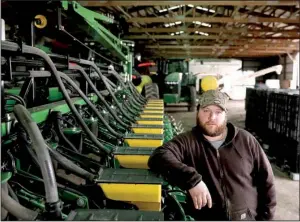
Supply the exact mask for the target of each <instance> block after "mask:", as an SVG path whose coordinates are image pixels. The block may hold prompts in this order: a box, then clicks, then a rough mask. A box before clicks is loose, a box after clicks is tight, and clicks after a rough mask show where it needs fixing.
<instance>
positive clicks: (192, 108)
mask: <svg viewBox="0 0 300 222" xmlns="http://www.w3.org/2000/svg"><path fill="white" fill-rule="evenodd" d="M189 88H190V104H189V112H195V111H196V105H197V104H196V97H197V93H196V88H195V87H194V86H190V87H189Z"/></svg>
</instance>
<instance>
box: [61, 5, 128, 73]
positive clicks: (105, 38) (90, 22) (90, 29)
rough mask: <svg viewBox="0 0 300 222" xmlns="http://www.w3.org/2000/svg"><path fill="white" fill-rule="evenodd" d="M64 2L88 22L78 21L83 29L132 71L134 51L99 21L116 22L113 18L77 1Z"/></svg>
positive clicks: (66, 7)
mask: <svg viewBox="0 0 300 222" xmlns="http://www.w3.org/2000/svg"><path fill="white" fill-rule="evenodd" d="M68 3H69V4H67V3H66V2H65V1H63V2H62V5H63V8H64V9H65V10H68V9H69V7H68V6H71V7H72V9H73V10H74V12H76V13H77V14H78V15H80V16H81V17H82V18H83V20H84V21H85V22H86V23H82V22H81V21H78V22H77V25H78V27H80V28H81V29H83V30H84V31H85V32H86V33H87V34H88V35H90V36H92V38H93V40H94V41H96V42H99V43H100V44H101V45H103V46H104V47H105V48H106V49H108V50H109V51H110V52H111V53H112V54H114V55H115V56H116V57H118V58H119V59H120V60H121V61H122V62H124V68H125V70H126V71H125V72H126V73H129V74H131V73H132V60H133V59H132V53H130V50H129V47H127V46H126V45H124V44H123V42H122V40H120V39H119V38H117V37H116V36H114V35H113V34H112V33H111V32H110V31H109V30H107V29H106V28H105V27H104V26H102V25H101V24H100V23H99V22H98V20H99V21H102V22H107V23H111V24H112V23H114V20H113V19H112V18H109V17H107V16H105V15H103V14H100V13H97V12H94V11H92V10H89V9H87V8H84V7H82V6H81V5H80V4H79V3H77V2H75V1H71V2H68Z"/></svg>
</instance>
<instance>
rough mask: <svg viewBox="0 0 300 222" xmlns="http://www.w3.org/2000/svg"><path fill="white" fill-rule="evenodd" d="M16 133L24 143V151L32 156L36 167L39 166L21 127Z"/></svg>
mask: <svg viewBox="0 0 300 222" xmlns="http://www.w3.org/2000/svg"><path fill="white" fill-rule="evenodd" d="M18 135H19V137H20V138H21V143H23V144H24V147H25V149H26V151H27V152H28V154H29V155H30V157H31V158H32V161H33V163H34V164H35V165H36V167H38V168H39V167H40V165H39V161H38V159H37V156H36V154H35V153H34V151H33V150H32V149H31V147H30V144H29V142H28V139H27V135H26V132H25V131H24V129H23V128H20V132H19V134H18Z"/></svg>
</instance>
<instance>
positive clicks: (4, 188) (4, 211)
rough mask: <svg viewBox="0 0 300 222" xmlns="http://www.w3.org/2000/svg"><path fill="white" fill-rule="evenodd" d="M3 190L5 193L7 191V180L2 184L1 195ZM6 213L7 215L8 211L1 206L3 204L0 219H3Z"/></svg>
mask: <svg viewBox="0 0 300 222" xmlns="http://www.w3.org/2000/svg"><path fill="white" fill-rule="evenodd" d="M3 192H5V193H6V194H7V193H8V183H7V182H6V183H4V184H2V195H3ZM7 215H8V211H7V210H6V209H5V208H3V206H1V221H3V220H5V218H6V217H7Z"/></svg>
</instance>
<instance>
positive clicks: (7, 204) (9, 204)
mask: <svg viewBox="0 0 300 222" xmlns="http://www.w3.org/2000/svg"><path fill="white" fill-rule="evenodd" d="M1 204H2V207H3V208H4V209H5V210H7V211H8V212H9V213H10V214H12V215H13V216H14V217H16V218H18V219H21V220H27V221H33V220H35V219H36V218H37V216H38V212H37V211H33V210H30V209H28V208H26V207H23V206H22V205H21V204H19V203H18V202H17V201H15V200H14V199H13V198H11V197H10V196H9V195H8V194H7V193H6V192H5V191H4V190H3V188H2V193H1Z"/></svg>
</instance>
